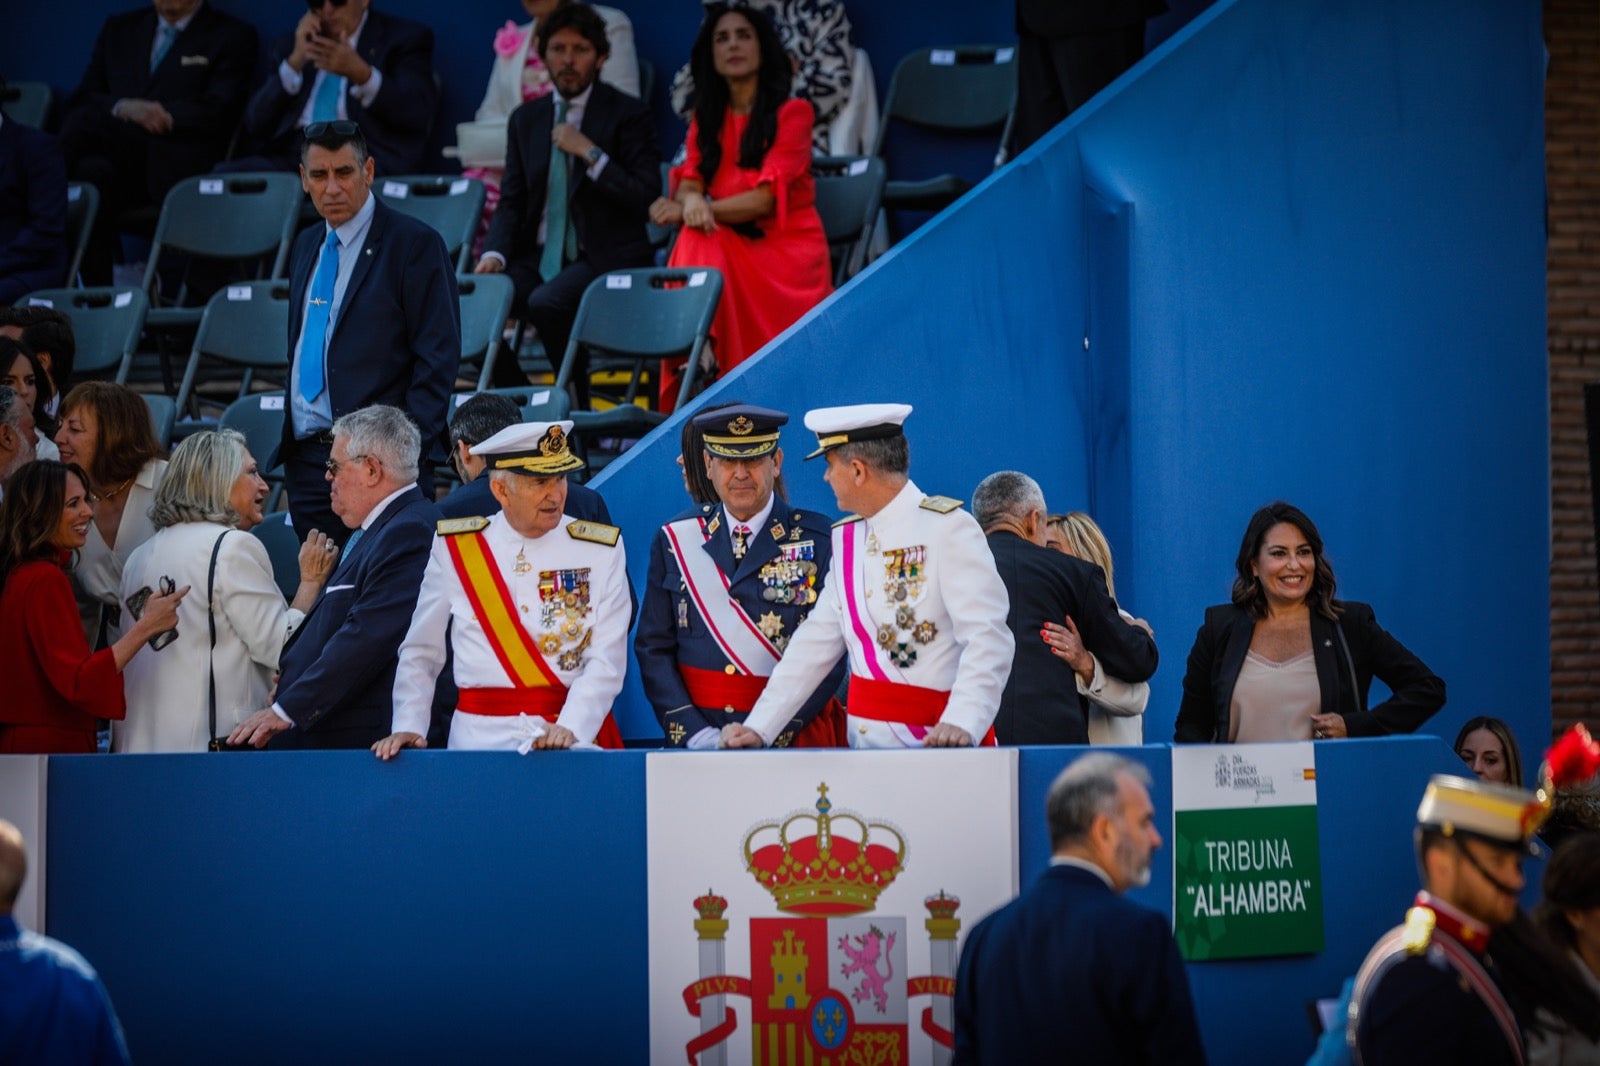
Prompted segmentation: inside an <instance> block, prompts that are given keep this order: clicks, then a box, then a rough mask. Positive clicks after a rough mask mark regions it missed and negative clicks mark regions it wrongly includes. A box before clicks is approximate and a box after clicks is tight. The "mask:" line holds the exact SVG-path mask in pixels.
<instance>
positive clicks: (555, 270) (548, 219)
mask: <svg viewBox="0 0 1600 1066" xmlns="http://www.w3.org/2000/svg"><path fill="white" fill-rule="evenodd" d="M565 121H567V102H566V101H565V100H562V99H560V98H559V97H558V98H557V100H556V125H557V126H559V125H561V124H562V123H563V122H565ZM568 162H569V160H568V157H567V153H565V152H563V151H562V150H561V149H559V148H556V147H554V146H552V147H551V149H550V178H549V180H548V181H547V182H546V186H547V187H546V189H545V198H544V251H543V253H541V254H540V256H539V276H540V277H541V278H543V279H544V280H546V281H549V280H550V279H551V278H553V277H555V276H556V275H557V274H559V273H561V264H562V261H563V260H564V259H565V252H566V251H567V243H568V240H569V238H570V237H571V236H572V235H571V234H569V233H568V232H567V229H568V226H567V164H568Z"/></svg>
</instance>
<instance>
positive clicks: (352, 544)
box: [339, 526, 366, 566]
mask: <svg viewBox="0 0 1600 1066" xmlns="http://www.w3.org/2000/svg"><path fill="white" fill-rule="evenodd" d="M365 532H366V530H364V529H362V528H360V527H359V526H358V527H356V529H355V531H354V532H352V533H351V534H350V539H349V540H347V541H345V542H344V552H343V554H341V555H340V556H339V565H341V566H343V565H344V563H345V562H346V561H348V560H349V558H350V554H351V553H352V552H354V551H355V550H356V541H358V540H360V539H361V534H363V533H365Z"/></svg>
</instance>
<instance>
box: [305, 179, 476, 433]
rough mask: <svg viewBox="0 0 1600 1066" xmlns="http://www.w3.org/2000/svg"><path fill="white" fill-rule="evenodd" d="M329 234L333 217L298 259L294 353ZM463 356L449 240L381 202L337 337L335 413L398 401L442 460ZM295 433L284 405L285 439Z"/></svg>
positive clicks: (332, 383) (333, 347)
mask: <svg viewBox="0 0 1600 1066" xmlns="http://www.w3.org/2000/svg"><path fill="white" fill-rule="evenodd" d="M327 232H328V230H327V226H325V225H321V226H311V227H309V228H307V229H306V230H304V231H302V232H301V234H300V236H298V237H297V238H295V242H294V250H293V252H292V254H291V255H290V257H289V263H290V269H289V337H288V344H289V353H290V357H291V358H293V355H294V346H295V343H296V341H298V340H299V338H300V321H301V317H302V315H303V314H304V312H305V303H306V288H307V286H309V285H310V284H311V275H312V274H313V273H315V272H316V269H317V259H318V258H319V257H320V256H321V254H322V242H323V239H324V238H325V237H326V235H327ZM460 364H461V303H460V300H459V298H458V296H457V294H456V276H455V270H454V267H453V266H452V264H451V262H450V257H449V256H448V255H447V254H446V253H445V248H444V240H443V239H442V238H440V236H439V234H438V232H437V231H436V230H434V228H433V227H432V226H429V225H428V224H427V223H425V222H418V221H417V220H416V219H414V218H411V217H410V216H408V215H402V214H400V213H399V212H397V211H394V210H392V209H390V208H388V207H385V206H384V204H383V202H382V201H381V200H380V201H378V203H377V206H376V208H375V209H374V214H373V216H372V226H371V228H370V229H368V230H367V241H366V244H365V245H364V246H363V249H362V253H361V258H360V259H359V260H358V261H357V262H356V266H355V272H354V273H352V274H351V275H350V284H349V285H348V286H347V287H346V289H345V294H344V302H343V303H342V304H341V305H340V308H339V317H338V318H337V319H335V320H334V323H333V336H332V337H331V338H330V339H329V341H328V390H329V393H330V394H331V395H330V399H331V402H332V405H333V417H334V418H335V419H337V418H338V417H339V416H340V415H344V414H349V413H350V412H351V411H354V410H356V409H358V408H361V407H367V406H369V405H371V404H375V403H383V404H389V405H390V406H392V407H398V408H400V409H401V410H402V411H405V412H406V413H407V414H409V415H410V416H411V417H412V419H414V420H415V421H416V423H417V425H418V427H420V428H421V430H422V441H423V451H424V459H425V460H426V461H427V462H431V463H435V464H437V463H442V462H444V457H445V434H446V413H447V411H448V408H449V403H450V390H451V389H452V388H453V387H454V386H455V381H456V370H457V368H458V367H459V366H460ZM293 433H294V425H293V422H292V421H291V419H290V416H289V411H288V405H287V404H285V409H284V417H283V440H284V443H285V444H287V443H288V442H289V440H290V438H291V437H292V435H293Z"/></svg>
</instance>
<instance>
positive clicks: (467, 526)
mask: <svg viewBox="0 0 1600 1066" xmlns="http://www.w3.org/2000/svg"><path fill="white" fill-rule="evenodd" d="M488 525H489V520H488V519H487V518H484V517H482V516H481V515H474V516H473V517H471V518H441V519H439V524H438V525H437V526H435V527H434V528H435V529H437V530H438V531H439V536H441V537H453V536H455V535H456V534H458V533H476V532H478V531H479V530H481V529H484V528H485V527H487V526H488Z"/></svg>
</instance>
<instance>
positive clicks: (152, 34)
mask: <svg viewBox="0 0 1600 1066" xmlns="http://www.w3.org/2000/svg"><path fill="white" fill-rule="evenodd" d="M157 21H158V19H157V17H156V13H155V9H154V8H152V7H151V6H150V5H149V4H146V5H145V6H144V7H142V8H140V9H138V10H137V11H127V12H124V13H122V14H120V15H112V16H111V17H110V18H108V19H106V21H105V24H104V25H103V26H101V28H100V35H99V36H98V37H96V38H95V42H94V51H93V52H92V53H91V54H90V56H89V65H88V67H86V68H85V69H84V72H83V78H82V79H81V80H80V81H79V82H78V87H77V89H76V90H74V91H73V93H72V96H71V98H70V99H69V100H68V101H67V112H68V115H67V118H68V119H70V117H71V112H72V111H74V110H77V109H79V108H83V109H87V110H90V111H94V112H96V113H99V114H110V112H111V108H112V106H113V105H114V104H115V103H116V102H117V101H118V100H121V99H125V98H130V97H132V98H138V99H142V100H156V101H158V102H160V104H161V105H162V106H163V107H165V108H166V109H167V111H168V112H169V113H170V114H171V115H172V132H171V133H169V134H166V135H165V136H162V137H157V138H151V143H152V145H154V144H160V145H161V150H160V151H156V152H151V153H150V162H149V167H150V169H151V174H150V179H151V185H152V187H153V188H160V189H162V190H163V191H164V190H165V189H167V188H170V187H171V186H172V185H173V184H174V183H176V182H177V181H179V180H180V179H182V178H186V177H189V176H190V175H192V174H200V173H204V172H205V171H207V170H210V169H211V167H212V166H214V165H215V164H216V162H217V161H218V160H220V159H221V158H222V157H223V155H225V154H226V153H227V150H228V142H229V140H231V139H232V137H233V132H234V129H235V127H237V126H238V125H239V116H240V114H241V113H242V112H243V110H244V103H245V98H246V97H247V96H248V95H249V92H250V79H251V78H252V77H254V76H255V70H256V45H257V38H256V31H255V27H253V26H251V25H250V24H249V23H247V22H244V21H243V20H241V19H238V18H235V17H234V16H232V15H230V14H228V13H227V12H225V11H220V10H218V9H217V8H216V7H214V6H212V5H211V4H208V3H206V4H201V5H200V8H199V10H197V11H196V12H195V13H194V18H193V19H192V20H191V21H190V22H189V25H187V26H185V27H184V28H183V31H182V32H181V33H179V34H178V36H177V37H175V38H174V39H173V41H172V47H170V48H169V49H168V50H167V54H166V55H165V56H164V57H163V58H162V60H161V63H160V65H158V66H157V67H156V69H155V70H153V71H152V70H151V69H150V49H151V47H152V46H153V45H154V43H155V39H156V23H157ZM158 171H159V173H157V172H158ZM157 178H160V179H162V180H161V182H159V183H158V182H157V181H156V179H157Z"/></svg>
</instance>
